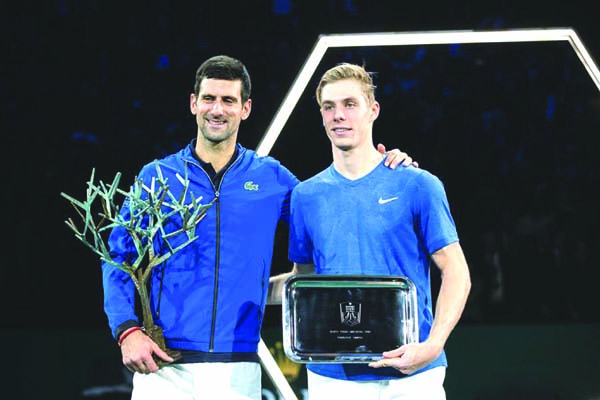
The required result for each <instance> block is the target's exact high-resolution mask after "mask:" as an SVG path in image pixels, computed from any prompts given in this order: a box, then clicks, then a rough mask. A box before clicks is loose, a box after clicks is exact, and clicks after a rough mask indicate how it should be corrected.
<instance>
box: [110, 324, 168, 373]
mask: <svg viewBox="0 0 600 400" xmlns="http://www.w3.org/2000/svg"><path fill="white" fill-rule="evenodd" d="M121 355H122V357H123V365H125V366H126V367H127V369H128V370H130V371H131V372H139V373H140V374H150V373H152V372H156V371H158V369H159V367H158V365H157V364H156V362H155V361H154V357H158V358H159V359H161V360H163V361H165V362H172V361H173V358H171V357H169V355H168V354H167V353H166V352H164V351H163V350H162V349H161V348H160V346H159V345H157V344H156V343H155V342H154V341H153V340H152V339H150V337H149V336H148V335H146V334H145V333H144V332H142V331H136V332H132V333H131V334H130V335H128V336H127V337H126V338H125V339H124V340H123V342H122V343H121Z"/></svg>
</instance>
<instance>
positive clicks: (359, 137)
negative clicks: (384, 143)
mask: <svg viewBox="0 0 600 400" xmlns="http://www.w3.org/2000/svg"><path fill="white" fill-rule="evenodd" d="M320 98H321V116H322V117H323V126H324V127H325V131H326V132H327V136H328V137H329V139H330V140H331V143H332V144H333V145H334V146H335V147H337V148H338V149H340V150H342V151H348V150H351V149H354V148H363V147H367V146H370V147H372V140H373V139H372V130H373V121H375V119H376V118H377V116H378V115H379V103H378V102H377V101H375V100H373V101H369V99H368V98H367V95H366V94H365V93H364V91H363V86H362V84H361V83H360V82H359V81H358V80H356V79H352V78H351V79H342V80H338V81H334V82H330V83H327V84H326V85H324V86H323V87H322V89H321V92H320Z"/></svg>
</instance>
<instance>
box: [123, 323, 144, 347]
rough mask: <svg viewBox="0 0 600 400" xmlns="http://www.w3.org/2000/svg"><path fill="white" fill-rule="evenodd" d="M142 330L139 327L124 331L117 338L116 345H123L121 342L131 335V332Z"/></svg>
mask: <svg viewBox="0 0 600 400" xmlns="http://www.w3.org/2000/svg"><path fill="white" fill-rule="evenodd" d="M141 330H142V328H140V327H139V326H132V327H131V328H128V329H126V330H125V331H123V333H121V336H119V340H118V341H117V344H118V345H119V346H120V345H121V344H122V343H123V340H125V338H126V337H127V336H129V335H131V334H132V333H133V332H136V331H141Z"/></svg>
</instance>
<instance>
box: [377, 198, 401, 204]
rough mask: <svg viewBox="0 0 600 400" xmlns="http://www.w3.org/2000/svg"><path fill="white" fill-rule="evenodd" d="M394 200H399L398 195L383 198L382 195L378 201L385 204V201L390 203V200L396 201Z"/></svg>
mask: <svg viewBox="0 0 600 400" xmlns="http://www.w3.org/2000/svg"><path fill="white" fill-rule="evenodd" d="M394 200H398V197H397V196H396V197H390V198H389V199H382V198H381V197H380V198H379V200H377V202H378V203H379V204H385V203H389V202H390V201H394Z"/></svg>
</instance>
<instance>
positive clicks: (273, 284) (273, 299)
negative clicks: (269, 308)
mask: <svg viewBox="0 0 600 400" xmlns="http://www.w3.org/2000/svg"><path fill="white" fill-rule="evenodd" d="M293 275H294V271H293V270H292V271H290V272H285V273H283V274H279V275H275V276H272V277H270V278H269V295H268V296H267V304H273V305H278V304H281V300H282V296H283V288H284V286H285V281H286V280H287V279H288V278H289V277H290V276H293Z"/></svg>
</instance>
